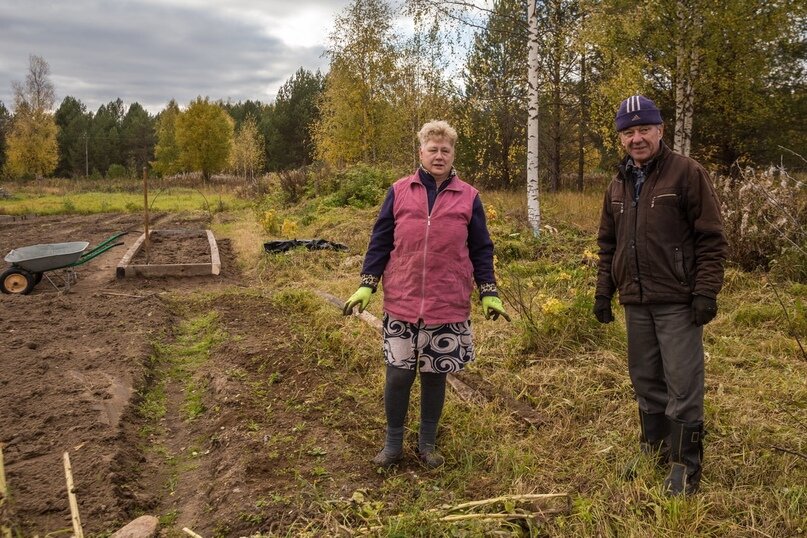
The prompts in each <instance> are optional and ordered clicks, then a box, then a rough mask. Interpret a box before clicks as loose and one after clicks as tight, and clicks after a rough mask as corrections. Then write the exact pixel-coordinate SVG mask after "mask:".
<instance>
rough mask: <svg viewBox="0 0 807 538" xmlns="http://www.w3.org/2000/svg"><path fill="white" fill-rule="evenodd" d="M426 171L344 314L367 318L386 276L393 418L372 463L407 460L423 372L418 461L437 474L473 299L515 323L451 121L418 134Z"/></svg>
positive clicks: (469, 355)
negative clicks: (459, 160)
mask: <svg viewBox="0 0 807 538" xmlns="http://www.w3.org/2000/svg"><path fill="white" fill-rule="evenodd" d="M418 138H419V139H420V162H421V164H420V167H419V168H418V170H417V171H415V173H414V174H412V175H410V176H407V177H403V178H401V179H399V180H398V181H396V182H395V183H394V184H393V185H392V187H390V189H389V191H388V192H387V197H386V199H385V200H384V203H383V204H382V206H381V210H380V212H379V215H378V219H377V220H376V223H375V225H374V226H373V233H372V236H371V238H370V244H369V247H368V248H367V254H366V256H365V258H364V266H363V267H362V274H361V286H360V287H359V289H358V290H357V291H356V292H355V293H354V294H353V295H351V297H350V299H348V300H347V302H346V303H345V306H344V314H345V315H348V314H350V313H351V312H352V311H353V308H354V307H358V310H359V312H362V311H364V309H365V308H366V307H367V304H368V303H369V301H370V297H371V295H372V294H373V293H375V291H376V288H377V286H378V283H379V281H381V280H382V278H383V284H384V286H383V288H384V337H383V338H384V360H385V362H386V382H385V386H384V410H385V413H386V418H387V434H386V441H385V443H384V448H383V449H382V450H381V452H379V453H378V454H377V455H376V456H375V458H373V462H374V463H375V464H377V465H380V466H384V467H387V466H391V465H393V464H395V463H397V462H398V461H399V460H401V458H402V457H403V437H404V423H405V420H406V413H407V410H408V407H409V394H410V391H411V388H412V384H413V382H414V380H415V377H416V374H417V372H418V371H420V433H419V437H418V454H419V458H420V461H421V463H423V465H425V466H426V467H428V468H437V467H440V466H441V465H442V464H443V462H444V459H443V457H442V456H441V455H440V454H439V453H438V452H437V450H435V441H436V437H437V423H438V422H439V420H440V415H441V414H442V411H443V403H444V401H445V391H446V375H447V374H449V373H451V372H456V371H459V370H461V369H462V368H463V367H464V366H465V364H467V363H468V362H470V361H472V360H473V359H474V347H473V342H472V340H471V322H470V320H469V317H470V311H471V291H472V289H473V283H474V281H476V285H477V287H478V289H479V295H480V297H481V299H482V308H483V312H484V315H485V318H486V319H491V318H493V319H497V318H498V317H499V315H501V316H503V317H504V318H505V319H507V320H508V321H510V318H509V317H508V315H507V314H506V312H505V311H504V307H503V305H502V302H501V300H500V299H499V297H498V294H497V290H496V279H495V277H494V274H493V241H491V239H490V234H489V233H488V229H487V223H486V222H485V211H484V209H483V208H482V202H481V201H480V199H479V192H478V191H477V190H476V189H475V188H473V187H472V186H470V185H469V184H467V183H465V182H464V181H462V180H461V179H460V178H459V177H457V174H456V172H455V171H454V168H453V167H452V164H453V163H454V144H455V143H456V141H457V132H456V131H455V130H454V129H453V128H452V127H451V126H450V125H449V124H448V123H446V122H445V121H432V122H429V123H427V124H425V125H424V126H423V127H422V128H421V130H420V132H419V133H418Z"/></svg>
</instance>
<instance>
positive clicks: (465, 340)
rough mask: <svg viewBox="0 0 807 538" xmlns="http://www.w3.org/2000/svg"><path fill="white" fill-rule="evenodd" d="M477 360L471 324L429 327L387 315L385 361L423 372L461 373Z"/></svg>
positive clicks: (421, 323) (385, 324)
mask: <svg viewBox="0 0 807 538" xmlns="http://www.w3.org/2000/svg"><path fill="white" fill-rule="evenodd" d="M472 360H474V343H473V340H472V338H471V322H470V320H468V321H463V322H461V323H444V324H441V325H426V324H424V323H423V321H419V322H417V323H410V322H408V321H403V320H400V319H395V318H393V317H390V316H389V315H388V314H384V361H385V362H386V363H387V364H389V365H390V366H394V367H395V368H404V369H408V370H415V369H417V370H420V371H421V372H435V373H451V372H458V371H460V370H462V369H463V367H465V365H466V364H467V363H469V362H471V361H472Z"/></svg>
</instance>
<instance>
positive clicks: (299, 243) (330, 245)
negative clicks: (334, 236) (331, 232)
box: [263, 239, 347, 253]
mask: <svg viewBox="0 0 807 538" xmlns="http://www.w3.org/2000/svg"><path fill="white" fill-rule="evenodd" d="M297 247H305V248H307V249H308V250H347V245H343V244H342V243H334V242H332V241H326V240H325V239H284V240H278V241H268V242H266V243H264V244H263V249H264V250H265V251H266V252H270V253H275V252H286V251H289V250H291V249H293V248H297Z"/></svg>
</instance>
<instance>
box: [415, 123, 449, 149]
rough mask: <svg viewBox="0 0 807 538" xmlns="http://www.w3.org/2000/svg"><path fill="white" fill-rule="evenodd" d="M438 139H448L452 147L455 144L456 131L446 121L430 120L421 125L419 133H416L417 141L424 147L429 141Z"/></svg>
mask: <svg viewBox="0 0 807 538" xmlns="http://www.w3.org/2000/svg"><path fill="white" fill-rule="evenodd" d="M439 138H446V139H448V141H449V142H451V145H452V146H453V145H454V144H456V143H457V131H455V130H454V128H453V127H452V126H451V125H449V124H448V122H447V121H444V120H432V121H430V122H428V123H425V124H423V127H421V128H420V131H419V132H418V139H419V140H420V145H421V146H425V145H426V143H427V142H428V141H429V140H434V139H439Z"/></svg>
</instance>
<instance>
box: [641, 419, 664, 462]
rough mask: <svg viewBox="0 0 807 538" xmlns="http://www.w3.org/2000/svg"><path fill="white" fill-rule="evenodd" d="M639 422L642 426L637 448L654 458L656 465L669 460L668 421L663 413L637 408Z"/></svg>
mask: <svg viewBox="0 0 807 538" xmlns="http://www.w3.org/2000/svg"><path fill="white" fill-rule="evenodd" d="M639 424H640V425H641V428H642V433H641V437H640V438H639V448H640V449H641V450H642V452H643V453H645V454H647V455H648V456H650V457H652V458H654V461H655V464H656V466H658V467H664V466H666V465H667V462H668V461H670V441H669V435H670V421H669V419H668V418H667V415H665V414H664V413H645V412H644V411H642V410H641V409H640V410H639Z"/></svg>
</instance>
